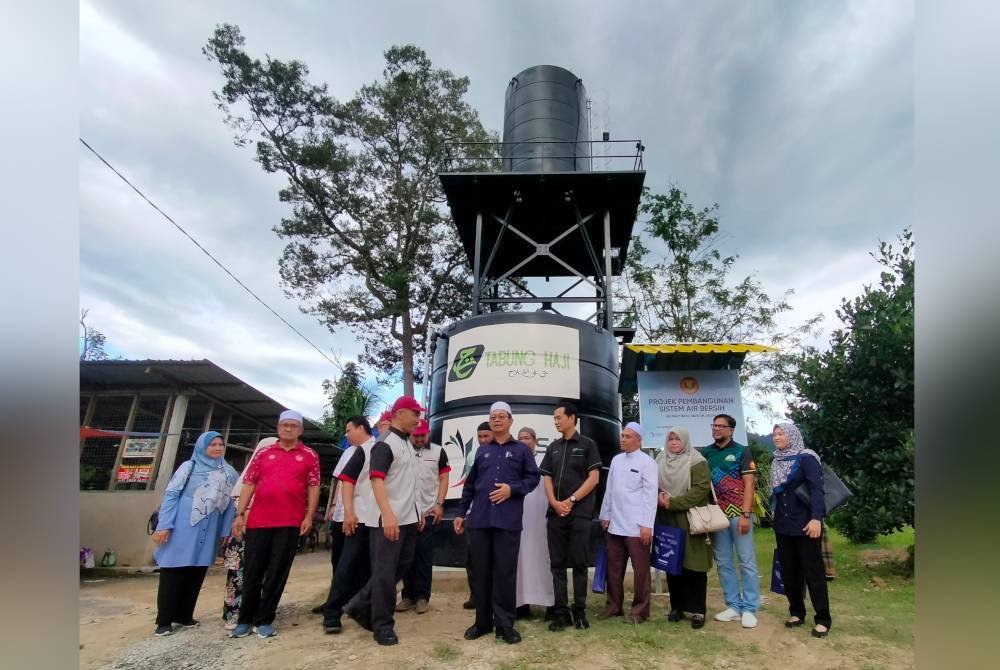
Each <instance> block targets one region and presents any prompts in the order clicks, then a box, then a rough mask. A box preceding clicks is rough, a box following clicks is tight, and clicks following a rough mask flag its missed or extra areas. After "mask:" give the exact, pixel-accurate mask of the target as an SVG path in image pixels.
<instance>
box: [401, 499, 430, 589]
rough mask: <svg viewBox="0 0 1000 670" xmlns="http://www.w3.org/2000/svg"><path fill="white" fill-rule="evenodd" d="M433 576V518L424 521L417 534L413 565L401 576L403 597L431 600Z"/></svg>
mask: <svg viewBox="0 0 1000 670" xmlns="http://www.w3.org/2000/svg"><path fill="white" fill-rule="evenodd" d="M433 574H434V517H432V516H429V517H426V518H425V519H424V529H423V530H422V531H418V532H417V541H416V547H415V549H414V552H413V563H412V564H411V565H410V569H409V570H407V571H406V574H404V575H403V597H404V598H409V599H410V600H421V599H423V600H430V599H431V578H432V576H433Z"/></svg>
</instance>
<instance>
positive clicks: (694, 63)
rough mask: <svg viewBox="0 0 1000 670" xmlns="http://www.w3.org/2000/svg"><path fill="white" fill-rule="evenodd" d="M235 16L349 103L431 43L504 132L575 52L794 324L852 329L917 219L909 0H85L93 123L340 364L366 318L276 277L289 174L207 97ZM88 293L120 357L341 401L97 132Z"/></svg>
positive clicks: (196, 230)
mask: <svg viewBox="0 0 1000 670" xmlns="http://www.w3.org/2000/svg"><path fill="white" fill-rule="evenodd" d="M222 22H228V23H236V24H238V25H239V26H240V27H241V29H242V30H243V33H244V35H245V36H246V38H247V49H248V51H249V52H250V53H251V54H253V55H256V56H263V55H264V54H265V53H267V54H270V55H271V56H273V57H276V58H281V59H292V58H295V59H300V60H303V61H305V62H306V63H307V64H308V65H309V67H310V69H311V71H312V76H313V78H314V79H315V80H317V81H324V82H326V83H327V84H328V85H329V87H330V91H331V93H332V94H333V95H334V96H335V97H337V98H338V99H341V100H346V99H348V98H350V97H351V96H352V95H353V93H354V92H355V91H356V90H357V89H358V88H359V87H360V86H361V85H363V84H365V83H368V82H370V81H373V80H375V79H377V78H379V77H380V76H381V71H382V67H383V63H384V60H383V56H382V53H383V51H384V50H385V49H386V48H387V47H389V46H390V45H393V44H400V43H414V44H417V45H418V46H420V47H422V48H423V49H425V50H426V51H427V53H428V55H429V57H430V58H431V60H432V62H433V63H434V64H435V66H437V67H444V68H448V69H450V70H452V71H453V72H455V73H457V74H464V75H467V76H469V77H470V79H471V82H472V84H471V88H470V92H469V96H468V99H469V102H470V103H471V104H472V105H473V106H474V107H475V108H476V109H478V110H479V113H480V115H481V117H482V120H483V123H484V125H485V126H486V127H487V128H489V129H492V130H496V131H500V130H501V129H502V112H503V95H504V90H505V88H506V85H507V82H508V81H509V80H510V77H511V76H513V75H514V74H516V73H517V72H519V71H520V70H522V69H524V68H525V67H529V66H531V65H537V64H543V63H550V64H556V65H561V66H563V67H567V68H568V69H570V70H572V71H573V72H575V73H576V74H577V75H578V76H580V77H581V78H583V80H584V83H585V85H586V87H587V90H588V93H589V94H590V96H591V98H592V99H593V101H594V130H595V133H597V132H600V131H602V130H609V131H610V132H611V134H612V137H617V138H636V137H638V138H642V140H643V143H644V144H645V146H646V154H645V167H646V170H647V176H646V184H647V185H649V186H651V187H652V188H653V189H654V190H665V189H666V188H667V187H668V186H669V185H670V184H674V183H675V184H677V185H679V186H680V187H681V188H683V189H684V190H686V191H687V192H688V194H689V196H690V200H691V201H692V202H693V203H695V204H696V205H698V206H706V205H709V204H711V203H713V202H718V203H719V205H720V211H719V216H720V221H721V224H722V228H723V232H724V237H723V240H722V248H723V250H724V251H725V252H729V253H733V252H738V253H739V254H740V255H741V259H740V262H739V265H738V266H737V268H736V271H737V272H738V273H742V274H748V273H756V275H757V276H758V278H759V279H760V280H761V281H762V282H763V283H764V285H765V286H766V287H767V288H768V289H769V290H770V291H772V292H773V294H775V295H777V294H780V293H781V292H782V291H783V290H784V289H785V288H793V289H794V290H795V296H794V298H793V305H794V306H795V312H794V313H793V314H791V315H787V316H786V317H785V319H784V323H786V324H793V323H799V322H801V321H803V320H805V319H806V318H807V317H808V316H810V315H812V314H815V313H817V312H822V313H824V314H826V315H827V318H826V328H827V331H829V329H831V328H832V327H834V326H835V325H836V317H835V316H834V310H835V308H836V307H837V306H838V304H839V302H840V298H841V297H843V296H854V295H857V294H858V293H859V292H860V291H861V289H862V286H863V285H864V284H865V283H871V282H873V281H876V280H877V277H878V266H877V265H876V264H875V263H874V261H872V259H871V258H870V257H869V256H868V252H869V251H871V250H873V249H874V248H875V247H876V246H877V242H878V240H879V239H886V240H889V239H893V238H894V237H895V235H896V234H897V233H898V232H899V231H901V230H902V229H903V228H904V227H905V226H907V225H909V223H910V220H911V215H912V206H911V198H912V192H911V189H912V173H913V169H912V162H913V54H912V51H913V10H912V3H911V2H906V1H900V0H871V1H858V2H853V1H844V2H824V3H796V2H790V1H788V2H764V1H751V2H742V3H732V2H727V1H723V0H718V1H715V2H699V3H690V2H660V1H657V2H631V3H628V4H627V5H626V4H625V3H609V2H546V3H535V2H527V1H511V0H507V1H503V2H500V1H495V2H475V3H470V2H370V3H363V4H362V3H347V2H337V3H330V2H318V1H317V2H286V3H265V2H216V3H193V2H192V3H168V2H160V3H134V2H127V1H125V0H116V1H110V0H107V1H102V0H84V1H83V2H82V3H81V5H80V80H79V85H80V101H81V104H80V135H81V137H83V138H84V139H86V140H87V142H88V143H90V144H91V145H92V146H93V147H94V148H95V149H96V150H97V151H99V152H101V153H102V154H103V155H104V157H105V158H107V159H108V160H109V161H110V162H111V163H112V164H113V165H115V166H116V167H117V168H118V169H119V170H121V171H122V172H123V173H124V174H125V175H126V176H128V177H129V178H130V179H131V180H132V181H133V182H134V183H135V184H137V185H138V186H139V188H141V189H142V190H143V191H144V192H145V193H146V194H147V196H149V197H150V198H151V199H152V200H153V201H154V202H156V203H157V204H158V205H159V206H160V207H161V208H162V209H164V210H165V211H166V212H167V213H168V214H170V215H171V216H172V217H173V218H174V219H175V220H176V221H177V222H178V223H180V224H181V225H182V226H184V227H185V228H186V229H187V230H188V231H189V232H190V233H191V234H192V235H193V236H194V237H195V238H196V239H197V240H199V242H201V243H202V244H203V245H204V246H205V247H206V248H208V249H209V250H210V251H212V252H213V253H214V254H215V255H216V256H217V257H218V258H219V259H220V260H221V261H222V262H223V263H224V264H226V265H227V266H228V267H229V268H230V269H231V270H232V271H233V272H234V273H235V274H236V275H237V276H239V277H240V278H241V279H242V280H243V281H244V282H245V283H246V284H248V285H249V286H250V287H251V288H252V289H253V290H254V291H255V292H256V293H257V294H258V295H260V296H261V297H262V298H263V299H264V300H265V301H267V302H268V303H269V304H270V305H271V306H272V307H274V308H275V309H276V310H277V311H279V312H280V313H281V314H282V315H284V316H285V318H287V319H288V320H289V321H290V322H292V323H293V324H295V326H296V327H297V328H298V329H300V330H301V331H302V332H303V333H305V334H306V336H307V337H309V339H311V340H312V341H313V342H315V343H316V344H317V345H318V346H319V347H320V348H322V349H324V350H325V351H333V352H335V353H337V354H339V355H340V356H341V357H342V358H343V359H344V360H348V359H351V358H352V357H354V356H355V355H356V354H357V351H358V347H357V345H356V343H355V341H354V338H353V337H352V335H351V333H350V332H347V331H345V332H338V333H330V332H329V331H328V330H326V329H325V328H324V327H321V326H320V325H318V324H317V323H316V322H315V321H314V320H313V319H312V318H311V317H309V316H306V315H303V314H301V313H300V312H299V311H298V309H297V305H296V304H295V303H294V302H293V301H290V300H287V299H286V298H285V297H284V295H283V294H282V292H281V289H280V288H279V285H278V271H277V259H278V257H279V254H280V252H281V249H282V246H283V244H282V243H281V241H280V240H278V238H277V236H276V235H275V234H274V233H273V232H272V231H271V228H272V227H273V226H274V225H275V224H276V223H277V222H278V221H279V219H280V217H281V216H282V215H283V214H284V213H285V212H286V210H285V207H284V206H283V205H282V204H281V203H279V202H278V199H277V191H278V189H279V188H280V187H281V185H282V180H281V179H280V178H279V177H277V176H274V175H267V174H265V173H264V172H263V171H262V170H261V169H260V167H259V166H258V165H257V164H256V163H254V162H253V160H252V156H251V152H250V151H249V150H246V149H239V148H237V147H235V146H234V145H233V143H232V140H231V134H230V131H229V130H228V129H227V128H226V127H225V126H224V125H223V123H222V120H221V115H220V112H219V111H218V110H217V109H216V108H215V106H214V102H213V100H212V96H211V91H212V90H215V89H218V88H219V87H220V85H221V78H220V75H219V74H218V71H217V69H216V68H217V66H215V65H214V64H212V63H209V62H208V61H207V60H206V59H205V58H204V56H202V54H201V47H202V46H203V45H204V43H205V41H206V40H207V39H208V37H209V36H210V35H211V33H212V31H213V29H214V27H215V25H216V24H218V23H222ZM80 304H81V306H82V307H86V308H88V309H89V310H90V314H89V317H88V321H89V323H90V325H93V326H95V327H97V328H98V329H100V330H101V331H102V332H104V333H105V335H106V336H107V337H108V341H109V343H110V344H111V347H110V349H111V351H112V353H113V354H115V355H122V356H125V357H127V358H174V359H187V358H208V359H210V360H212V361H214V362H215V363H217V364H219V365H221V366H222V367H224V368H226V369H227V370H229V371H230V372H232V373H233V374H235V375H236V376H238V377H240V378H241V379H243V380H244V381H246V382H248V383H250V384H252V385H254V386H256V387H257V388H259V389H261V390H262V391H264V392H265V393H267V394H269V395H271V396H272V397H274V398H275V399H277V400H279V401H280V402H283V403H286V404H289V405H291V406H294V407H299V408H301V409H302V410H303V411H304V412H305V413H306V414H308V415H310V416H317V417H318V416H319V415H320V414H321V413H322V406H323V402H324V401H323V397H322V392H321V386H320V385H321V382H322V380H323V379H324V378H327V377H331V376H334V375H335V374H336V369H335V368H334V367H333V366H332V365H331V364H330V363H329V362H327V361H326V360H324V359H323V357H321V356H320V354H319V353H317V352H316V351H315V350H314V349H312V348H311V347H310V346H309V345H308V344H306V343H305V342H303V341H302V340H301V339H299V338H298V337H297V336H296V335H295V334H294V333H292V332H291V331H290V330H288V329H287V327H286V326H284V325H283V324H282V323H281V322H280V321H278V320H277V319H276V318H275V317H274V316H273V315H271V314H270V313H268V312H267V311H266V310H265V309H264V308H263V307H262V306H261V305H260V304H259V303H257V302H256V301H254V300H253V299H252V298H251V297H250V296H249V295H247V294H246V293H245V292H244V291H243V290H242V289H241V288H240V287H239V286H237V285H236V284H235V283H234V282H233V281H232V280H231V279H229V278H228V277H227V276H226V275H225V274H224V273H223V272H222V271H221V270H220V269H219V268H218V267H216V266H215V265H214V264H213V263H212V262H211V261H210V260H209V259H208V258H207V257H205V256H204V255H203V254H202V253H201V252H200V251H198V250H197V249H196V248H195V247H194V246H193V245H192V244H191V242H190V241H189V240H187V239H186V238H185V237H183V236H182V235H181V234H180V233H179V232H178V231H177V230H176V229H174V228H173V227H172V226H171V225H170V224H169V223H167V222H166V221H165V220H163V219H162V218H161V217H160V215H159V214H157V213H156V212H155V211H153V210H152V209H151V208H150V207H149V206H148V205H147V204H146V203H145V202H143V201H142V200H140V199H139V198H138V196H136V194H135V193H134V192H132V191H131V190H130V189H129V188H128V187H127V186H125V185H124V184H123V183H122V182H121V181H120V180H119V179H118V177H116V176H115V175H114V174H112V173H111V172H110V171H109V170H108V169H107V168H106V167H105V166H104V165H102V164H101V163H100V162H99V161H97V160H96V159H95V158H94V156H93V155H92V154H91V153H90V152H89V151H87V150H86V149H85V148H83V147H82V145H81V150H80ZM822 341H825V337H824V338H822V339H821V342H822ZM388 395H391V392H389V393H387V394H386V396H387V397H388ZM764 425H765V426H766V425H767V424H766V422H764Z"/></svg>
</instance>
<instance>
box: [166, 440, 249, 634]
mask: <svg viewBox="0 0 1000 670" xmlns="http://www.w3.org/2000/svg"><path fill="white" fill-rule="evenodd" d="M225 452H226V445H225V443H224V442H223V441H222V435H220V434H219V433H216V432H215V431H209V432H207V433H202V434H201V435H200V436H199V437H198V440H197V442H195V445H194V453H193V454H192V456H191V460H189V461H186V462H185V463H182V464H181V466H180V467H179V468H177V472H175V473H174V476H173V477H171V479H170V483H169V484H168V485H167V490H166V492H165V493H164V494H163V502H162V503H161V504H160V519H159V523H157V525H156V532H155V533H153V541H154V542H155V543H156V544H157V545H159V546H158V548H157V549H156V552H155V553H154V554H153V556H154V558H155V559H156V563H157V565H159V566H160V586H159V591H158V592H157V596H156V609H157V614H156V632H155V633H154V634H155V635H156V636H158V637H160V636H163V635H170V634H171V633H172V632H173V628H172V624H174V623H179V624H180V625H181V626H184V627H185V628H190V627H193V626H197V625H198V622H197V621H196V620H195V619H194V618H193V615H194V606H195V603H196V602H197V601H198V592H199V591H200V590H201V584H202V582H203V581H204V580H205V573H206V572H207V571H208V566H209V565H211V564H212V562H213V561H214V560H215V554H216V550H217V549H218V546H219V539H220V538H224V537H229V532H230V530H231V529H232V526H233V518H234V516H235V513H236V507H235V506H234V505H233V500H232V498H231V497H230V495H229V493H230V491H232V488H233V485H234V484H235V483H236V478H237V476H238V475H237V473H236V470H234V469H233V468H232V466H230V465H229V464H228V463H226V461H224V460H223V458H222V456H223V454H225Z"/></svg>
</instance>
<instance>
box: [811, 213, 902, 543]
mask: <svg viewBox="0 0 1000 670" xmlns="http://www.w3.org/2000/svg"><path fill="white" fill-rule="evenodd" d="M899 243H900V249H899V250H898V251H897V250H896V249H895V248H894V247H893V246H892V245H891V244H887V243H885V242H881V243H880V244H879V250H878V253H877V254H872V257H873V258H875V260H876V261H878V263H879V264H881V265H882V266H883V268H884V270H883V272H882V274H881V277H880V281H879V285H878V286H876V287H872V286H866V287H865V289H864V291H863V293H862V294H861V295H860V296H858V297H857V298H855V299H854V300H847V299H844V300H843V302H842V303H841V306H840V309H839V310H837V316H838V318H839V319H840V320H841V322H842V323H843V327H842V328H840V329H838V330H837V331H836V332H834V333H833V335H832V336H831V339H830V348H829V350H827V351H825V352H823V353H819V352H816V351H812V352H809V353H808V354H806V355H805V356H803V357H802V358H801V360H800V366H799V371H798V373H797V375H796V376H795V378H794V386H795V391H796V396H797V397H796V400H795V402H793V403H792V405H791V417H792V419H793V420H794V421H795V422H796V423H797V424H798V426H799V428H800V429H801V430H802V433H803V437H804V438H805V439H806V444H807V445H808V446H809V447H810V448H812V449H814V450H816V451H817V453H819V454H820V456H821V457H822V458H823V459H824V461H825V462H826V463H828V464H829V465H830V467H832V468H833V469H834V470H835V471H836V472H837V474H838V475H840V477H841V478H842V479H843V480H844V481H845V483H847V485H848V486H849V487H851V489H852V490H853V491H854V493H855V498H853V499H852V500H851V502H850V503H849V504H848V505H847V506H846V507H844V508H842V509H840V510H837V513H835V514H834V515H832V517H831V519H830V523H831V525H833V526H834V527H836V528H837V529H838V530H840V531H841V532H842V533H844V535H846V536H847V537H848V538H850V539H851V540H852V541H854V542H862V543H863V542H871V541H872V540H873V539H874V538H875V537H876V536H878V535H880V534H886V533H891V532H893V531H896V530H899V529H900V528H902V527H903V526H906V525H912V524H913V520H914V519H913V399H914V396H913V307H914V304H913V284H914V260H913V246H914V245H913V236H912V233H911V232H910V231H909V230H905V231H903V233H902V234H901V235H900V236H899Z"/></svg>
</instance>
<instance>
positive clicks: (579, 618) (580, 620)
mask: <svg viewBox="0 0 1000 670" xmlns="http://www.w3.org/2000/svg"><path fill="white" fill-rule="evenodd" d="M573 625H574V626H576V629H577V630H583V629H584V628H590V622H589V621H587V612H586V611H585V610H577V609H574V610H573Z"/></svg>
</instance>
